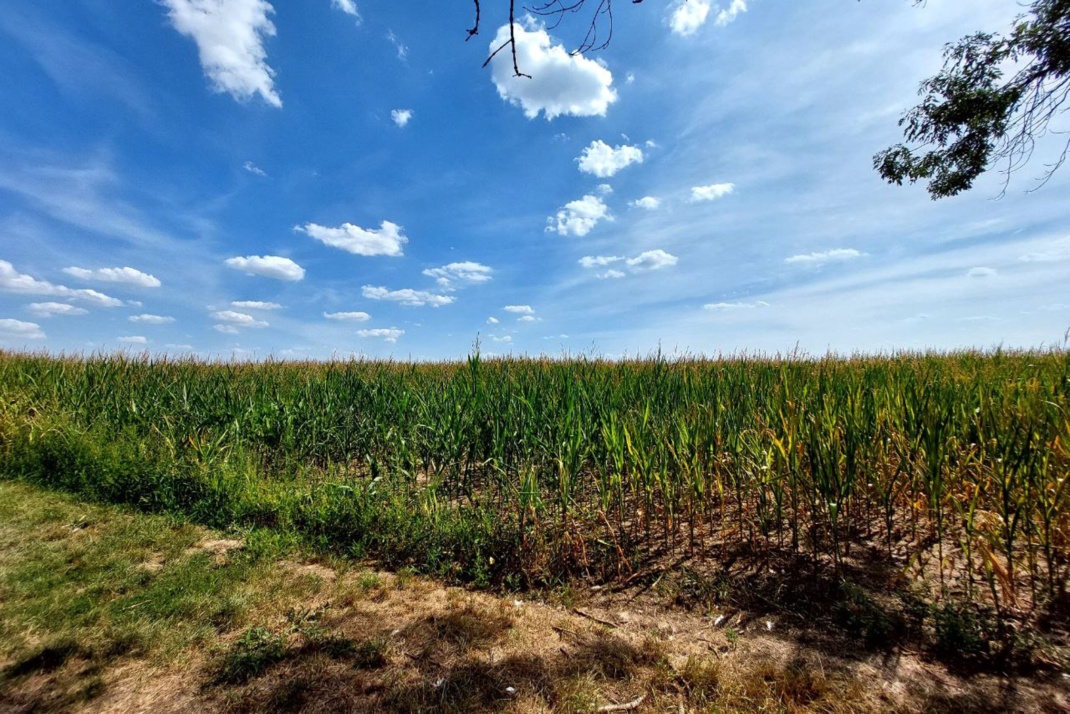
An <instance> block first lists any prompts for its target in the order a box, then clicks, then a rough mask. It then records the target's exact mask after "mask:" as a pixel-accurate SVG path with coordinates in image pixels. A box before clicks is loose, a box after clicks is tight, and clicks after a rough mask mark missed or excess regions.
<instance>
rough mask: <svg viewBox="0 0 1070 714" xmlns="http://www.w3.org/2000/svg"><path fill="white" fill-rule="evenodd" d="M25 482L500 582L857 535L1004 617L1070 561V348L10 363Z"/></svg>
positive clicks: (15, 443) (803, 554) (829, 546)
mask: <svg viewBox="0 0 1070 714" xmlns="http://www.w3.org/2000/svg"><path fill="white" fill-rule="evenodd" d="M0 474H2V475H3V477H7V478H24V479H29V480H33V481H36V482H39V483H44V484H47V485H50V486H53V487H57V488H63V489H66V490H70V491H74V492H76V493H79V494H81V495H83V496H86V497H90V498H94V499H99V500H104V501H111V502H122V503H130V504H135V505H136V506H137V507H139V508H143V509H146V510H150V511H173V512H179V513H182V514H185V515H187V516H189V517H192V518H193V519H195V520H197V521H200V522H203V523H206V524H208V525H212V526H222V527H225V526H229V525H240V526H259V527H266V528H272V529H276V530H277V531H278V532H281V533H285V534H290V535H292V536H294V537H295V538H298V539H301V540H302V541H304V542H309V543H313V544H315V546H316V547H322V548H328V549H332V550H335V551H339V552H343V553H347V554H352V555H356V556H371V557H376V558H378V559H380V560H381V561H382V562H384V563H386V564H389V565H395V566H402V565H405V566H411V567H416V568H418V569H420V570H423V571H425V572H432V573H437V574H441V575H445V576H447V577H450V578H454V579H458V580H464V581H468V582H473V583H476V584H480V585H485V584H499V585H504V586H507V587H527V586H531V585H538V584H545V583H550V582H556V581H560V580H561V579H564V578H567V577H572V576H579V577H584V578H589V579H591V580H595V581H603V582H604V581H621V580H627V579H628V578H629V577H631V576H632V575H633V574H635V573H637V572H638V571H639V570H641V569H643V568H650V567H656V564H657V563H659V562H664V561H665V559H667V558H669V557H673V556H684V555H686V556H690V557H691V558H692V559H694V560H698V561H703V562H709V563H714V564H715V563H717V562H719V561H721V560H723V559H725V558H728V557H733V558H734V557H736V556H737V555H738V554H739V553H746V554H749V556H750V557H765V556H769V557H772V556H777V557H782V558H794V559H795V560H794V562H799V563H812V565H813V567H814V568H815V569H822V570H825V571H828V572H837V571H838V570H839V569H840V568H841V567H847V565H848V564H849V563H850V562H852V558H855V557H857V555H858V554H859V553H860V552H865V553H867V554H869V557H870V558H877V559H881V558H884V559H886V560H887V561H888V562H889V563H894V564H896V567H898V568H903V569H904V570H906V571H909V572H911V573H914V574H915V577H918V578H924V579H925V581H926V584H927V585H928V586H930V587H931V588H932V589H933V590H934V591H936V592H937V593H938V595H937V597H939V593H941V592H944V593H948V592H956V593H960V594H964V595H965V596H966V598H968V599H975V600H981V599H983V600H984V601H985V602H987V603H989V605H990V606H991V607H993V608H995V609H996V611H1003V610H1006V609H1018V610H1020V609H1022V608H1026V609H1029V608H1036V607H1038V606H1040V605H1043V604H1044V603H1047V602H1050V601H1052V600H1053V599H1054V598H1056V597H1058V596H1059V595H1060V594H1061V593H1062V592H1063V591H1064V590H1065V586H1066V581H1067V575H1068V566H1070V504H1068V498H1070V494H1068V489H1067V481H1068V479H1070V355H1068V354H1067V353H1065V352H1057V351H1053V352H1050V353H1043V354H1036V353H991V354H979V353H958V354H951V355H899V356H890V357H871V358H870V357H867V358H856V359H833V358H828V359H777V360H772V359H770V360H763V359H725V360H691V361H668V360H665V359H661V358H651V359H648V360H645V361H630V362H620V363H614V362H607V361H600V360H578V361H568V362H564V361H553V360H492V361H488V360H482V359H480V358H479V357H478V356H473V357H471V358H470V359H468V360H467V361H466V362H459V363H450V364H445V363H440V364H403V363H392V362H336V363H308V364H294V363H262V364H202V363H196V362H183V361H155V362H154V361H149V360H142V359H135V358H127V357H120V356H113V357H107V358H100V359H86V360H82V359H57V358H48V357H41V356H27V355H16V354H7V355H0Z"/></svg>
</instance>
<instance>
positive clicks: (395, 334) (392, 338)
mask: <svg viewBox="0 0 1070 714" xmlns="http://www.w3.org/2000/svg"><path fill="white" fill-rule="evenodd" d="M404 334H405V330H399V329H398V328H396V327H377V328H375V329H374V330H357V336H358V337H377V338H381V339H382V340H383V342H397V341H398V338H399V337H401V336H402V335H404Z"/></svg>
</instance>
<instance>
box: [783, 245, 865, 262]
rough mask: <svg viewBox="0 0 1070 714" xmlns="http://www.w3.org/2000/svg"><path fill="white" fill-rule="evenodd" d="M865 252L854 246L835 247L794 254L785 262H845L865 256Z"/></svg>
mask: <svg viewBox="0 0 1070 714" xmlns="http://www.w3.org/2000/svg"><path fill="white" fill-rule="evenodd" d="M865 256H866V254H865V253H861V252H859V251H857V250H855V249H854V248H835V249H833V250H826V251H824V252H821V253H805V254H802V255H793V256H791V257H790V258H785V259H784V262H785V263H803V264H806V265H824V264H825V263H833V262H843V261H847V260H857V259H858V258H864V257H865Z"/></svg>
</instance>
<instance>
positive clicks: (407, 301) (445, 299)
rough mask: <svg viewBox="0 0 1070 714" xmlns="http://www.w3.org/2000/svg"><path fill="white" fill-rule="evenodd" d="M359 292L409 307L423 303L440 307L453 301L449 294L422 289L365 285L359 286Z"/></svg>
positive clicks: (372, 297)
mask: <svg viewBox="0 0 1070 714" xmlns="http://www.w3.org/2000/svg"><path fill="white" fill-rule="evenodd" d="M361 294H363V295H364V297H366V298H368V299H369V300H389V301H391V302H399V303H401V304H402V305H408V306H409V307H423V306H425V305H429V306H431V307H441V306H443V305H449V304H450V303H452V302H453V298H452V297H450V296H449V295H436V294H434V293H429V292H426V291H424V290H413V289H411V288H403V289H401V290H388V289H386V288H381V287H375V286H372V285H365V286H364V287H363V288H361Z"/></svg>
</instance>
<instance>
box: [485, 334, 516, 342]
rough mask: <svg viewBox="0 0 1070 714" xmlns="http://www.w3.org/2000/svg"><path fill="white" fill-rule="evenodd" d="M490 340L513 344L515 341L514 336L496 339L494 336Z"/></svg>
mask: <svg viewBox="0 0 1070 714" xmlns="http://www.w3.org/2000/svg"><path fill="white" fill-rule="evenodd" d="M490 339H492V340H494V341H495V342H512V341H513V336H512V335H503V336H501V337H495V336H494V335H491V336H490Z"/></svg>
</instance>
